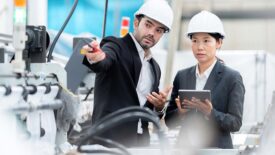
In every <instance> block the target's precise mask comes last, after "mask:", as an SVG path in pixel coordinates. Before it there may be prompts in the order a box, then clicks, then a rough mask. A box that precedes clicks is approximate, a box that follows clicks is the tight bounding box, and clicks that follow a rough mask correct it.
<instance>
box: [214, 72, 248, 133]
mask: <svg viewBox="0 0 275 155" xmlns="http://www.w3.org/2000/svg"><path fill="white" fill-rule="evenodd" d="M231 78H233V79H234V80H233V81H232V82H231V83H230V87H229V90H228V91H229V92H228V95H229V97H228V107H227V108H228V111H227V112H226V113H224V112H220V111H218V110H216V109H214V108H213V109H212V112H211V117H212V118H213V119H214V120H215V122H216V123H217V125H218V126H219V127H220V128H221V129H222V130H225V131H229V132H236V131H239V129H240V128H241V126H242V115H243V103H244V94H245V88H244V85H243V81H242V77H241V75H240V74H239V73H237V74H233V77H231Z"/></svg>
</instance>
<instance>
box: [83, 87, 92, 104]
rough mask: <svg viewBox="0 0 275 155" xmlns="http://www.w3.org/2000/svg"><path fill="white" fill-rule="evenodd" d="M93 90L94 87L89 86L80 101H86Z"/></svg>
mask: <svg viewBox="0 0 275 155" xmlns="http://www.w3.org/2000/svg"><path fill="white" fill-rule="evenodd" d="M93 90H94V87H91V88H90V89H89V91H88V92H87V94H86V96H85V98H84V99H83V100H82V101H87V99H88V97H89V95H90V94H91V93H92V91H93Z"/></svg>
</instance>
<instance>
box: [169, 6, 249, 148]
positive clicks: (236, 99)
mask: <svg viewBox="0 0 275 155" xmlns="http://www.w3.org/2000/svg"><path fill="white" fill-rule="evenodd" d="M187 36H188V37H189V38H190V40H191V41H192V51H193V55H194V57H195V58H196V59H197V61H198V63H197V64H196V65H195V66H192V67H190V68H187V69H183V70H180V71H178V73H177V75H176V77H175V79H174V82H173V91H172V94H171V101H170V103H169V106H168V108H167V111H166V117H165V120H166V124H167V126H168V128H172V127H174V126H178V125H181V129H182V130H181V135H182V136H184V137H181V138H180V139H181V142H182V141H185V143H186V141H190V139H192V138H190V139H189V140H188V138H187V137H188V136H190V134H189V135H188V134H187V132H186V131H187V130H185V128H186V127H190V126H196V129H198V130H203V131H206V132H204V133H203V134H201V135H200V134H193V135H196V136H198V135H200V136H205V135H207V136H206V137H207V138H209V141H205V142H207V143H203V144H202V145H200V146H203V147H218V148H233V145H232V139H231V136H230V133H231V132H236V131H238V130H239V129H240V127H241V125H242V115H243V102H244V93H245V88H244V85H243V81H242V77H241V75H240V74H239V73H238V72H237V71H235V70H233V69H231V68H229V67H227V66H225V65H224V64H223V63H222V61H220V60H219V59H218V58H217V57H216V53H217V50H218V49H220V48H221V46H222V41H223V39H224V37H225V33H224V30H223V24H222V22H221V20H220V19H219V17H217V16H216V15H214V14H213V13H211V12H208V11H202V12H200V13H198V14H196V15H195V16H193V17H192V19H191V20H190V23H189V25H188V32H187ZM179 89H193V90H203V89H204V90H210V91H211V101H210V100H207V99H206V100H199V99H196V98H192V99H191V100H186V99H184V100H183V101H180V100H179V97H178V90H179ZM181 105H184V106H181ZM182 107H184V108H182ZM191 116H197V117H195V118H196V119H195V121H194V117H191ZM188 120H189V121H188ZM187 122H188V123H187ZM190 122H191V123H190ZM198 122H199V123H198ZM198 124H203V127H205V128H200V127H201V126H200V125H198ZM191 129H192V131H194V130H193V129H194V128H191ZM207 129H211V131H212V132H209V130H207ZM189 131H190V130H189ZM206 137H201V138H200V139H199V140H198V141H202V140H204V138H206ZM191 141H192V140H191ZM193 141H194V139H193ZM198 141H197V142H198ZM190 143H191V142H190ZM198 143H199V142H198Z"/></svg>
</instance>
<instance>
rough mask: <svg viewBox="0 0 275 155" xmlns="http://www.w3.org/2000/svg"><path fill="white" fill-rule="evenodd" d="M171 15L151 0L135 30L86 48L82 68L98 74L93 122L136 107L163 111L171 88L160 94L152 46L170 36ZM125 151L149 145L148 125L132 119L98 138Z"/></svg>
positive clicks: (137, 18) (161, 1)
mask: <svg viewBox="0 0 275 155" xmlns="http://www.w3.org/2000/svg"><path fill="white" fill-rule="evenodd" d="M172 21H173V11H172V9H171V8H170V6H169V5H168V3H167V2H166V1H164V0H150V1H147V2H146V3H144V4H143V5H142V6H141V8H140V9H139V10H138V11H137V12H136V13H135V20H134V23H133V24H134V32H133V33H129V34H127V35H126V36H125V37H123V38H115V37H107V38H104V39H103V40H102V42H101V43H100V47H101V48H100V47H99V45H98V43H97V42H96V41H93V42H92V43H90V47H89V46H88V45H86V46H84V47H83V49H85V50H86V51H89V52H87V53H86V54H85V58H84V60H83V64H85V65H86V66H87V67H89V68H90V69H91V70H93V71H94V72H95V73H96V81H95V93H94V112H93V116H92V121H93V123H95V122H97V121H98V120H100V119H101V118H102V117H104V116H106V115H108V114H110V113H112V112H115V111H117V110H119V109H122V108H126V107H130V106H140V107H148V108H150V109H152V110H156V111H161V110H162V108H163V107H164V104H165V102H166V97H167V94H168V93H169V90H170V88H167V89H165V90H164V91H161V92H159V90H158V86H159V80H160V75H161V72H160V67H159V65H158V63H157V62H156V61H155V60H154V58H153V57H152V55H151V51H150V48H151V47H153V46H154V45H155V44H156V43H157V42H158V41H159V39H160V38H161V37H162V36H163V34H164V33H166V32H169V30H170V29H171V25H172ZM101 136H102V137H104V138H109V139H112V140H115V141H117V142H120V143H122V144H124V145H126V146H128V147H130V146H146V145H148V144H149V140H150V137H149V132H148V122H145V121H142V123H141V121H138V120H137V121H131V122H126V123H124V124H122V125H119V126H117V127H114V128H113V129H112V130H110V131H107V132H105V133H103V134H102V135H101Z"/></svg>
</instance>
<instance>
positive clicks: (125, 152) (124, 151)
mask: <svg viewBox="0 0 275 155" xmlns="http://www.w3.org/2000/svg"><path fill="white" fill-rule="evenodd" d="M91 140H96V141H100V142H104V143H105V144H107V145H110V146H115V147H116V148H119V150H121V152H122V153H121V154H124V155H131V153H130V152H129V151H128V150H127V148H126V147H124V146H123V145H121V144H120V143H118V142H115V141H113V140H111V139H106V138H102V137H98V136H94V137H92V139H91ZM97 151H98V150H97ZM82 153H95V152H94V150H85V149H84V150H82ZM97 153H98V152H97Z"/></svg>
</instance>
